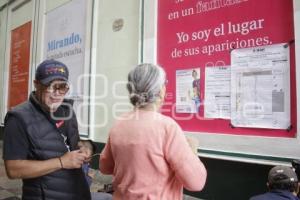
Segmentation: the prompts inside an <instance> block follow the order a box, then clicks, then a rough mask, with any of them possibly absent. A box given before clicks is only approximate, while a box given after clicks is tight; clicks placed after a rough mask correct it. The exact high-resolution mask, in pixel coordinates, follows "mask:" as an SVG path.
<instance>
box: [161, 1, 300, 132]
mask: <svg viewBox="0 0 300 200" xmlns="http://www.w3.org/2000/svg"><path fill="white" fill-rule="evenodd" d="M293 41H294V21H293V0H276V1H274V0H161V1H158V44H157V58H158V63H159V64H160V65H161V66H162V67H164V69H165V70H166V72H167V77H168V80H169V83H170V84H169V85H168V87H167V93H168V94H169V95H168V96H167V99H166V105H165V106H164V108H163V110H164V113H165V114H167V115H169V116H171V117H173V118H174V119H175V120H176V121H177V122H178V123H179V124H180V125H181V127H182V128H183V129H184V130H186V131H195V132H212V133H228V134H242V135H263V136H276V137H294V136H295V133H296V130H297V127H296V125H297V116H296V81H295V47H294V44H293ZM277 43H290V44H291V45H290V51H291V69H290V71H291V108H292V110H291V122H292V129H291V130H288V131H286V130H273V129H255V128H233V127H231V126H230V120H225V119H205V118H204V117H203V116H204V114H203V113H204V111H203V110H204V105H203V103H202V104H201V106H200V110H199V113H198V114H197V116H196V115H195V114H194V115H193V116H191V117H189V116H190V114H186V113H176V112H175V109H174V105H175V103H176V98H175V96H174V95H175V94H176V70H185V69H193V68H200V91H201V94H200V101H201V102H203V101H204V83H205V82H204V79H205V76H204V75H205V67H209V66H210V67H214V66H230V52H231V50H232V49H237V48H248V47H256V46H264V45H271V44H277ZM199 116H200V117H199ZM187 119H188V120H187Z"/></svg>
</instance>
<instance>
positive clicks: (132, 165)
mask: <svg viewBox="0 0 300 200" xmlns="http://www.w3.org/2000/svg"><path fill="white" fill-rule="evenodd" d="M165 83H166V75H165V72H164V70H163V69H162V68H161V67H159V66H157V65H153V64H141V65H138V66H136V67H135V68H134V69H133V70H131V71H130V73H129V74H128V84H127V89H128V91H129V97H130V101H131V103H132V104H133V106H134V109H133V111H131V112H128V113H125V114H123V115H122V117H121V118H120V119H119V120H117V121H116V122H115V124H114V125H113V127H112V128H111V130H110V133H109V138H108V141H107V143H106V146H105V148H104V149H103V151H102V153H101V156H100V171H101V172H102V173H104V174H113V175H114V182H113V185H114V190H115V192H114V194H113V199H114V200H118V199H126V200H133V199H145V200H146V199H147V200H158V199H159V200H182V195H183V194H182V190H183V187H185V188H186V189H188V190H192V191H199V190H201V189H202V188H203V187H204V184H205V181H206V176H207V174H206V169H205V167H204V165H203V163H202V162H201V161H200V160H199V158H198V157H197V155H196V154H195V152H193V150H192V148H190V147H189V144H188V141H187V140H186V138H185V137H184V134H183V132H182V130H181V128H180V127H179V126H178V124H177V123H176V122H175V121H174V120H173V119H171V118H170V117H167V116H164V115H162V114H160V113H159V109H160V107H161V105H162V104H163V101H164V97H165V93H166V86H165Z"/></svg>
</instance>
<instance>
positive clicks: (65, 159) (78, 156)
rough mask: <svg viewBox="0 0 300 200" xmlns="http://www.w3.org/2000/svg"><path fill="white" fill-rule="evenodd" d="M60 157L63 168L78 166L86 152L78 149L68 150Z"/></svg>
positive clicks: (84, 158)
mask: <svg viewBox="0 0 300 200" xmlns="http://www.w3.org/2000/svg"><path fill="white" fill-rule="evenodd" d="M60 159H61V162H62V167H63V168H64V169H74V168H80V167H81V165H82V164H83V162H84V161H85V160H86V159H87V154H86V153H85V152H81V151H80V150H76V151H70V152H67V153H65V154H64V155H63V156H62V157H61V158H60Z"/></svg>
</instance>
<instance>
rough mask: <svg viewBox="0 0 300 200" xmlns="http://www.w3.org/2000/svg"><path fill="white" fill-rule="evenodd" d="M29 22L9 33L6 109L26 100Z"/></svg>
mask: <svg viewBox="0 0 300 200" xmlns="http://www.w3.org/2000/svg"><path fill="white" fill-rule="evenodd" d="M30 38H31V22H28V23H26V24H23V25H22V26H19V27H18V28H16V29H14V30H12V32H11V45H10V46H11V50H10V65H9V88H8V109H11V108H12V107H14V106H16V105H18V104H20V103H22V102H23V101H26V100H27V98H28V79H29V60H30Z"/></svg>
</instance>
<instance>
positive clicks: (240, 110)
mask: <svg viewBox="0 0 300 200" xmlns="http://www.w3.org/2000/svg"><path fill="white" fill-rule="evenodd" d="M289 58H290V53H289V46H288V45H287V44H275V45H269V46H263V47H255V48H247V49H236V50H233V51H232V52H231V61H232V66H231V123H232V125H233V126H236V127H256V128H272V129H287V128H288V127H289V126H290V124H291V122H290V121H291V120H290V70H289V69H290V60H289Z"/></svg>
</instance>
